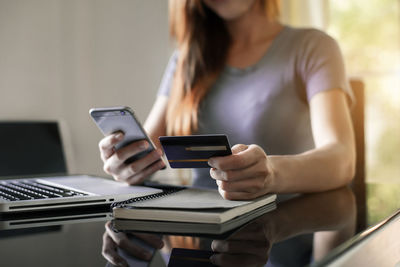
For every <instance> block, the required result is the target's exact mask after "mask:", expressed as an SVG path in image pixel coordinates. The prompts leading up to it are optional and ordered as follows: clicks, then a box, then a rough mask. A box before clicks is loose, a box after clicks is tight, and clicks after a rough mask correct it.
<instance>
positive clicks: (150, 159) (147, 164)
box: [114, 149, 165, 184]
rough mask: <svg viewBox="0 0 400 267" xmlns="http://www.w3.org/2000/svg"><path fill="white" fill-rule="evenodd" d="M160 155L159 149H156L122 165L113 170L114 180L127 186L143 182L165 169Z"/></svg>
mask: <svg viewBox="0 0 400 267" xmlns="http://www.w3.org/2000/svg"><path fill="white" fill-rule="evenodd" d="M161 154H162V151H161V149H158V150H155V151H153V152H151V153H149V154H148V155H146V156H145V157H143V158H141V159H138V160H136V161H134V162H132V163H130V164H129V165H125V164H124V165H122V166H121V167H120V168H119V169H117V170H115V173H116V174H115V175H114V178H115V179H116V180H117V181H123V182H126V183H128V184H138V183H141V182H143V180H144V179H146V177H148V176H150V175H151V174H153V173H154V172H156V171H158V170H160V169H162V168H164V167H165V164H164V162H163V161H162V160H161Z"/></svg>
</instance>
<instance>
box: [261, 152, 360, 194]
mask: <svg viewBox="0 0 400 267" xmlns="http://www.w3.org/2000/svg"><path fill="white" fill-rule="evenodd" d="M354 154H355V153H354V150H353V149H352V148H351V147H349V146H346V145H343V144H331V145H325V146H323V147H320V148H316V149H313V150H309V151H307V152H304V153H302V154H298V155H290V156H269V161H270V163H271V166H272V170H273V171H272V182H271V191H272V192H276V193H298V192H319V191H325V190H330V189H334V188H338V187H340V186H343V185H345V184H348V183H349V182H350V181H351V179H352V178H353V176H354V169H355V166H354V165H355V155H354Z"/></svg>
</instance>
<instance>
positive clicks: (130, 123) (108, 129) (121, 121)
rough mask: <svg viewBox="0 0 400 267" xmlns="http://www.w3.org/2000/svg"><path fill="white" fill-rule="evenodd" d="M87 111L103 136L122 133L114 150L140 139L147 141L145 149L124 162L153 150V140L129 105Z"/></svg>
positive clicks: (136, 158)
mask: <svg viewBox="0 0 400 267" xmlns="http://www.w3.org/2000/svg"><path fill="white" fill-rule="evenodd" d="M89 113H90V116H91V117H92V118H93V120H94V122H95V123H96V124H97V126H98V127H99V129H100V131H101V132H102V133H103V134H104V135H105V136H106V135H110V134H112V133H115V132H119V131H120V132H123V133H124V140H122V141H121V142H120V143H118V144H117V145H116V146H115V149H116V150H118V149H120V148H122V147H125V146H127V145H129V144H131V143H133V142H136V141H140V140H147V142H149V144H150V145H149V147H148V149H147V150H145V151H142V152H140V153H138V154H136V155H134V156H132V157H130V158H129V159H127V160H126V161H125V163H126V164H129V163H132V162H134V161H136V160H138V159H140V158H142V157H144V156H146V155H147V154H148V153H150V152H152V151H153V150H155V146H154V144H153V142H152V141H151V140H150V138H149V137H148V136H147V134H146V132H145V131H144V129H143V127H142V125H141V124H140V122H139V120H138V119H137V118H136V117H135V115H134V113H133V111H132V109H130V108H129V107H109V108H92V109H90V111H89Z"/></svg>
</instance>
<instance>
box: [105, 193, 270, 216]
mask: <svg viewBox="0 0 400 267" xmlns="http://www.w3.org/2000/svg"><path fill="white" fill-rule="evenodd" d="M275 199H276V195H275V194H267V195H265V196H262V197H259V198H256V199H254V200H249V201H247V200H246V201H243V200H241V201H233V200H226V199H224V198H223V197H221V195H220V194H219V193H218V191H217V190H213V189H201V188H182V187H179V188H168V189H164V190H163V192H162V193H157V194H152V195H148V196H144V197H137V198H132V199H129V200H127V201H123V202H118V203H114V204H113V215H114V217H115V218H118V219H135V220H156V221H173V222H193V223H224V222H226V221H229V220H231V219H233V218H235V217H237V216H240V215H243V214H246V213H248V212H250V211H252V210H255V209H257V208H259V207H262V206H264V205H268V204H270V203H272V202H274V201H275Z"/></svg>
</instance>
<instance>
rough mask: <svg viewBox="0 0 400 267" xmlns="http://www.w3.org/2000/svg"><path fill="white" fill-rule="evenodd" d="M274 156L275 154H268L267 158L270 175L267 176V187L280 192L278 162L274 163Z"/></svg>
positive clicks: (268, 189) (271, 191)
mask: <svg viewBox="0 0 400 267" xmlns="http://www.w3.org/2000/svg"><path fill="white" fill-rule="evenodd" d="M274 161H275V160H274V157H273V156H268V160H267V169H268V175H267V177H266V181H267V183H266V185H267V186H266V189H267V191H268V192H270V193H277V192H279V190H278V187H279V186H278V170H277V168H276V164H274Z"/></svg>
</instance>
